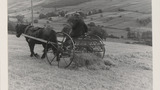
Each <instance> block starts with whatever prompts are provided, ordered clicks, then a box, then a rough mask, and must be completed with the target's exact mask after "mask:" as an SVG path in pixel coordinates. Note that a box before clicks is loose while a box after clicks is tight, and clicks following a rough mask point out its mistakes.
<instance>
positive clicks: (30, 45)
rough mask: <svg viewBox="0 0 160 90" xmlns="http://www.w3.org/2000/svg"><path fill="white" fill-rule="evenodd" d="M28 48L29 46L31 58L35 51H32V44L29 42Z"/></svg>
mask: <svg viewBox="0 0 160 90" xmlns="http://www.w3.org/2000/svg"><path fill="white" fill-rule="evenodd" d="M28 46H29V49H30V52H31V54H30V57H33V55H34V52H33V50H32V47H33V46H32V44H31V43H29V42H28Z"/></svg>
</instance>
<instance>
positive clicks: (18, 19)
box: [16, 15, 24, 23]
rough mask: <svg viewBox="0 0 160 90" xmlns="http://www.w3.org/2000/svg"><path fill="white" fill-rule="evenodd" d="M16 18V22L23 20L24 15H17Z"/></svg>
mask: <svg viewBox="0 0 160 90" xmlns="http://www.w3.org/2000/svg"><path fill="white" fill-rule="evenodd" d="M16 18H17V21H18V23H23V22H24V15H17V16H16Z"/></svg>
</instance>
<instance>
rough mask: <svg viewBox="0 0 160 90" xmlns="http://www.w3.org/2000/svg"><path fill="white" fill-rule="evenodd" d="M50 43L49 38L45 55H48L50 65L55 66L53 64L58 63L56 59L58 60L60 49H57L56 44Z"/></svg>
mask: <svg viewBox="0 0 160 90" xmlns="http://www.w3.org/2000/svg"><path fill="white" fill-rule="evenodd" d="M50 41H51V38H49V39H48V40H47V44H46V47H45V53H46V58H47V61H48V63H49V64H50V65H53V64H56V63H57V62H56V59H57V50H58V47H57V44H56V43H52V42H50Z"/></svg>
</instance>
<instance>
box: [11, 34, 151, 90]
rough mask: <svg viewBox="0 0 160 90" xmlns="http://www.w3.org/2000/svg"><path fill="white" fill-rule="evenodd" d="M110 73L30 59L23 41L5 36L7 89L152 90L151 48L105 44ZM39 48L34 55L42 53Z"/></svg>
mask: <svg viewBox="0 0 160 90" xmlns="http://www.w3.org/2000/svg"><path fill="white" fill-rule="evenodd" d="M104 43H105V48H106V54H105V58H104V59H103V60H104V61H107V60H109V61H112V62H113V63H114V64H115V66H112V67H110V69H109V70H101V69H100V70H88V69H87V68H85V67H82V68H79V69H77V70H72V69H62V68H58V67H57V66H50V65H49V64H48V63H47V61H46V59H37V58H35V57H30V56H29V55H30V52H29V47H28V45H27V42H26V41H25V38H24V37H23V36H21V37H20V38H16V36H15V35H8V55H9V56H8V74H9V90H152V47H150V46H144V45H131V44H123V43H115V42H104ZM42 50H43V48H42V46H41V45H36V47H35V52H37V53H38V54H39V55H41V54H42Z"/></svg>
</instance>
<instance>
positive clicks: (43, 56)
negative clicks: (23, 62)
mask: <svg viewBox="0 0 160 90" xmlns="http://www.w3.org/2000/svg"><path fill="white" fill-rule="evenodd" d="M42 46H43V48H44V50H43V55H42V57H41V59H44V58H45V55H46V49H45V46H46V44H42Z"/></svg>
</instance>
